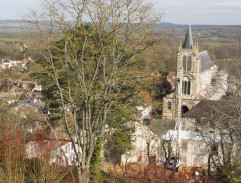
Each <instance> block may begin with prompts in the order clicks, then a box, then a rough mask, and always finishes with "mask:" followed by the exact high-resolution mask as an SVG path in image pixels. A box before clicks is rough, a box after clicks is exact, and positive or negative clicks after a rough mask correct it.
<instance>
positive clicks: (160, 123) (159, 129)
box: [150, 119, 176, 136]
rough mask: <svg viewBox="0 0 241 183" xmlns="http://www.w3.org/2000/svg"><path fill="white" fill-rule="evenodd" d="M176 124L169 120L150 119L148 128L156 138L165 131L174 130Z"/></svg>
mask: <svg viewBox="0 0 241 183" xmlns="http://www.w3.org/2000/svg"><path fill="white" fill-rule="evenodd" d="M175 124H176V122H175V121H174V120H170V119H151V123H150V128H151V130H152V131H153V132H154V133H155V134H156V135H158V136H161V135H163V134H164V133H165V132H166V131H167V130H170V129H174V128H175Z"/></svg>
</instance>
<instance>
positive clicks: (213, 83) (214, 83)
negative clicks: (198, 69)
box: [211, 78, 217, 86]
mask: <svg viewBox="0 0 241 183" xmlns="http://www.w3.org/2000/svg"><path fill="white" fill-rule="evenodd" d="M216 83H217V80H216V79H214V78H213V79H211V85H212V86H215V85H216Z"/></svg>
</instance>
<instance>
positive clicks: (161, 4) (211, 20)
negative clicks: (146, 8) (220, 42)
mask: <svg viewBox="0 0 241 183" xmlns="http://www.w3.org/2000/svg"><path fill="white" fill-rule="evenodd" d="M120 1H121V0H120ZM146 1H147V2H153V3H155V4H156V5H155V9H156V11H161V12H165V13H164V16H163V19H162V21H165V22H172V23H178V24H188V23H191V24H221V25H225V24H236V25H241V0H146ZM39 2H40V0H0V7H1V10H0V19H22V17H23V15H24V14H25V13H27V12H28V11H29V9H33V8H34V9H40V8H39V7H40V6H39Z"/></svg>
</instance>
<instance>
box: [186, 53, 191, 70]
mask: <svg viewBox="0 0 241 183" xmlns="http://www.w3.org/2000/svg"><path fill="white" fill-rule="evenodd" d="M191 69H192V57H191V56H188V59H187V71H191Z"/></svg>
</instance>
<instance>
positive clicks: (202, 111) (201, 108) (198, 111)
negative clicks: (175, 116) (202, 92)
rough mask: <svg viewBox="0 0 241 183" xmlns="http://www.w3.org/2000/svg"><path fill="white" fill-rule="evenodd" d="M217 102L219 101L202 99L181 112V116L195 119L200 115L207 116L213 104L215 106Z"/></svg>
mask: <svg viewBox="0 0 241 183" xmlns="http://www.w3.org/2000/svg"><path fill="white" fill-rule="evenodd" d="M218 103H219V101H214V100H203V101H201V102H199V103H198V104H197V105H195V106H194V107H193V108H192V109H190V110H189V111H187V112H186V113H185V114H183V116H184V117H189V118H197V119H199V118H201V117H208V116H210V113H212V111H213V108H214V106H216V105H217V104H218Z"/></svg>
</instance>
